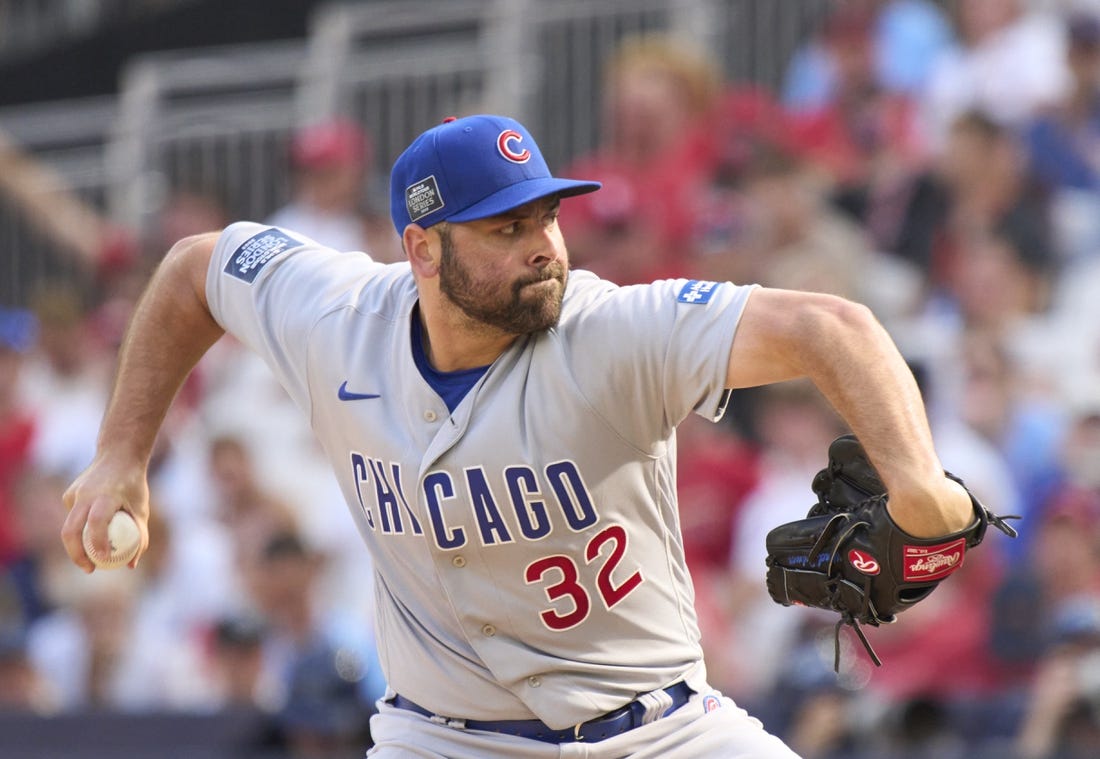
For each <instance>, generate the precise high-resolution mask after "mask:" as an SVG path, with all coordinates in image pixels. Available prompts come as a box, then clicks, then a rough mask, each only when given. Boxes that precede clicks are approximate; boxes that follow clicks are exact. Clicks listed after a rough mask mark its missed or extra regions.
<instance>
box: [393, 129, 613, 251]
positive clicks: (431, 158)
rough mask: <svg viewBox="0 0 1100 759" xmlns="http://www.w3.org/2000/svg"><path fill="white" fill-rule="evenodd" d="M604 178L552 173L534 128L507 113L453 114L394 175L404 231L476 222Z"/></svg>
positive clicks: (587, 188) (402, 159) (409, 151)
mask: <svg viewBox="0 0 1100 759" xmlns="http://www.w3.org/2000/svg"><path fill="white" fill-rule="evenodd" d="M598 189H600V183H599V182H587V181H581V180H576V179H559V178H557V177H554V176H552V175H551V174H550V169H549V167H547V165H546V160H545V159H543V157H542V153H541V152H540V151H539V146H538V145H537V144H535V140H534V138H533V137H532V136H531V134H530V133H529V132H528V131H527V129H526V127H524V126H523V125H522V124H520V123H519V122H518V121H516V120H515V119H510V118H508V117H506V116H489V115H477V116H466V117H464V118H461V119H455V118H448V119H446V120H445V121H444V122H443V123H442V124H439V125H438V126H435V127H432V128H431V129H429V130H428V131H426V132H424V133H423V134H421V135H420V136H419V137H417V138H416V139H415V140H414V141H413V143H412V144H411V145H409V147H408V148H406V149H405V152H404V153H402V154H401V155H400V156H398V158H397V161H396V162H395V163H394V165H393V171H392V172H391V174H390V215H391V216H392V217H393V226H394V228H395V229H397V234H399V235H400V234H403V233H404V231H405V227H406V226H408V225H409V224H414V223H415V224H419V225H420V226H422V227H425V228H427V227H430V226H432V225H433V224H438V223H439V222H441V221H474V220H475V219H484V218H487V217H489V216H496V215H497V214H501V213H504V212H505V211H509V210H511V209H513V208H517V207H519V206H522V205H524V204H525V203H530V202H531V201H533V200H537V199H539V198H543V197H546V196H547V195H554V194H559V195H562V196H563V197H568V196H570V195H582V194H584V193H586V192H594V191H595V190H598Z"/></svg>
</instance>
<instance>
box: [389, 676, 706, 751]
mask: <svg viewBox="0 0 1100 759" xmlns="http://www.w3.org/2000/svg"><path fill="white" fill-rule="evenodd" d="M664 692H665V693H667V694H668V695H669V696H671V697H672V706H670V707H668V708H667V709H665V710H664V712H662V714H661V716H662V717H664V716H665V715H666V714H670V713H672V712H674V711H676V710H677V709H679V708H680V707H681V706H683V705H684V704H686V703H687V702H688V699H690V698H691V694H692V690H691V688H689V687H688V685H687V683H684V682H679V683H676V684H675V685H672V686H669V687H668V688H665V691H664ZM390 703H391V704H393V705H394V706H396V707H397V708H398V709H405V710H407V711H410V712H416V713H417V714H422V715H423V716H425V717H427V718H429V719H431V720H432V721H435V722H440V723H442V724H447V725H453V726H454V727H463V728H465V729H467V730H486V731H488V732H491V733H505V734H507V735H518V736H519V737H521V738H530V739H531V740H536V741H543V742H545V743H568V742H570V741H590V742H595V741H602V740H605V739H607V738H611V737H614V736H616V735H620V734H622V733H625V732H627V731H628V730H633V729H634V728H636V727H639V726H640V725H643V724H645V722H644V716H645V712H646V706H645V704H643V703H642V702H641V701H631V702H630V703H629V704H627V705H626V706H623V707H620V708H618V709H616V710H615V711H613V712H608V713H607V714H605V715H603V716H602V717H596V718H595V719H592V720H589V721H588V722H582V723H581V724H579V725H576V726H575V727H567V728H564V729H561V730H555V729H554V728H552V727H549V726H548V725H547V724H546V723H545V722H543V721H542V720H537V719H505V720H492V721H488V722H482V721H478V720H472V719H468V720H456V719H450V718H448V717H443V716H440V715H438V714H435V713H434V712H431V711H428V710H427V709H425V708H424V707H423V706H420V705H418V704H414V703H413V702H412V701H410V700H409V699H407V698H405V697H404V696H395V697H394V698H393V700H392V701H390Z"/></svg>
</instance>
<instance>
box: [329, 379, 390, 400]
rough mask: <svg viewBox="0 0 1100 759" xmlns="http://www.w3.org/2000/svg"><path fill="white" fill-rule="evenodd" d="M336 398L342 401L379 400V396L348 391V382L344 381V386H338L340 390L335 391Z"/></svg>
mask: <svg viewBox="0 0 1100 759" xmlns="http://www.w3.org/2000/svg"><path fill="white" fill-rule="evenodd" d="M336 396H337V397H338V398H339V399H340V400H342V401H362V400H367V399H368V398H381V397H382V396H381V395H376V394H374V393H353V392H351V391H350V390H348V381H347V380H344V384H342V385H340V389H339V390H337V391H336Z"/></svg>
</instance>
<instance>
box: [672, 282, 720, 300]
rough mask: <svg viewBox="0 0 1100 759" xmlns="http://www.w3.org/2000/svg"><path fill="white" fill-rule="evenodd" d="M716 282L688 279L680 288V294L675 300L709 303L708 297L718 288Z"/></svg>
mask: <svg viewBox="0 0 1100 759" xmlns="http://www.w3.org/2000/svg"><path fill="white" fill-rule="evenodd" d="M719 284H720V283H718V282H704V281H703V280H701V279H689V280H688V281H687V282H685V283H684V286H683V287H681V288H680V294H679V295H677V296H676V300H678V301H679V302H680V303H709V302H710V298H711V296H712V295H714V293H715V291H717V290H718V285H719Z"/></svg>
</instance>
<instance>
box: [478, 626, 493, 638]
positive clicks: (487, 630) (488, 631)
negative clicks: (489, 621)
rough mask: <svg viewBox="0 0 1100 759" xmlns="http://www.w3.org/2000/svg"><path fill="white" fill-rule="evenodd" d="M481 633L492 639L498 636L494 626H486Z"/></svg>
mask: <svg viewBox="0 0 1100 759" xmlns="http://www.w3.org/2000/svg"><path fill="white" fill-rule="evenodd" d="M481 632H483V633H485V635H487V636H488V637H490V638H491V637H493V636H494V635H496V634H497V629H496V628H495V627H493V626H492V625H485V627H483V628H481Z"/></svg>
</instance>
